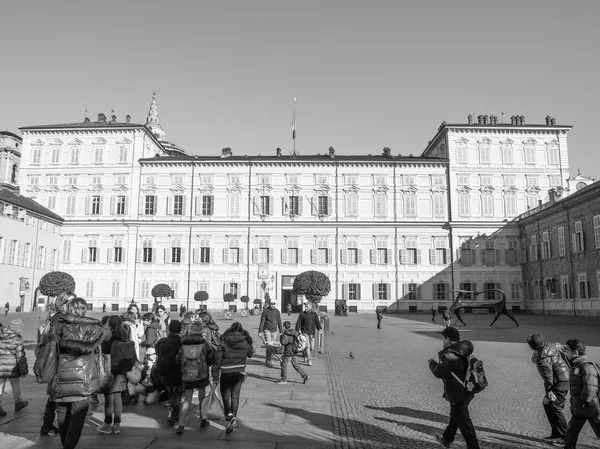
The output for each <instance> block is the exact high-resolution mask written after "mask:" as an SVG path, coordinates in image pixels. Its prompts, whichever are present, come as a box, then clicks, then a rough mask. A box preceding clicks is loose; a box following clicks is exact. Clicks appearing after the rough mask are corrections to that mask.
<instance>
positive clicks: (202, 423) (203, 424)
mask: <svg viewBox="0 0 600 449" xmlns="http://www.w3.org/2000/svg"><path fill="white" fill-rule="evenodd" d="M208 426H210V421H209V420H208V419H203V420H201V421H200V428H201V429H204V428H206V427H208Z"/></svg>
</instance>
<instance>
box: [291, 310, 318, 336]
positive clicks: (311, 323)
mask: <svg viewBox="0 0 600 449" xmlns="http://www.w3.org/2000/svg"><path fill="white" fill-rule="evenodd" d="M315 329H318V330H321V322H320V321H319V316H318V315H317V314H316V313H315V312H314V311H313V310H311V311H309V312H304V311H302V312H300V315H298V321H296V330H297V331H300V332H302V333H303V334H306V335H308V336H310V337H314V335H315Z"/></svg>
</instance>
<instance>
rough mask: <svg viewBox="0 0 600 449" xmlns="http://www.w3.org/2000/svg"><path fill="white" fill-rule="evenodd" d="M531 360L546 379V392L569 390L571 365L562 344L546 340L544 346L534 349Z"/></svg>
mask: <svg viewBox="0 0 600 449" xmlns="http://www.w3.org/2000/svg"><path fill="white" fill-rule="evenodd" d="M531 362H532V363H533V364H534V365H535V366H536V367H537V369H538V372H539V373H540V376H541V377H542V379H543V380H544V388H545V389H546V393H548V392H549V391H551V390H554V391H569V366H568V365H567V362H566V361H565V359H564V358H563V356H562V353H561V345H560V344H558V343H551V342H546V343H545V344H544V346H543V347H542V348H540V349H537V350H535V351H533V354H531Z"/></svg>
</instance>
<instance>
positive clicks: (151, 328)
mask: <svg viewBox="0 0 600 449" xmlns="http://www.w3.org/2000/svg"><path fill="white" fill-rule="evenodd" d="M160 334H161V329H160V323H159V322H158V321H154V322H152V323H150V324H148V326H147V327H146V330H145V331H144V341H142V342H141V343H140V346H141V347H142V348H154V347H155V346H156V342H157V341H158V340H159V338H160Z"/></svg>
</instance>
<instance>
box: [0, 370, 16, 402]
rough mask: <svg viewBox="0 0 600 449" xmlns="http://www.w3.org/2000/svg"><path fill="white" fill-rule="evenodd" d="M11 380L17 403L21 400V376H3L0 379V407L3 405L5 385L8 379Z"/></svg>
mask: <svg viewBox="0 0 600 449" xmlns="http://www.w3.org/2000/svg"><path fill="white" fill-rule="evenodd" d="M7 380H8V381H9V382H10V386H11V387H12V394H13V398H14V399H15V403H17V402H21V378H20V377H9V378H6V377H3V378H1V379H0V407H2V396H4V387H5V386H6V381H7Z"/></svg>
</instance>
